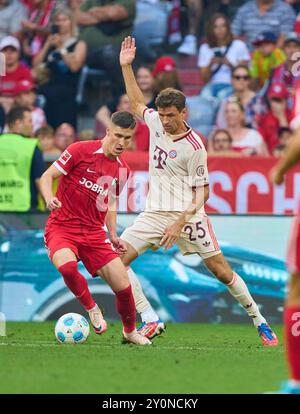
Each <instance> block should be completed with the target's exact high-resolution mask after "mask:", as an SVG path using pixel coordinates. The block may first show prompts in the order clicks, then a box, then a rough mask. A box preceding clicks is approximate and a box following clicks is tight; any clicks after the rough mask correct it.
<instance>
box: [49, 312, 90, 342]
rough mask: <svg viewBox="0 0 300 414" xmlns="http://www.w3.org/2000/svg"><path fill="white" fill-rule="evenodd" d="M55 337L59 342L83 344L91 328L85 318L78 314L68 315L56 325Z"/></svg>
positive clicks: (61, 318) (62, 317)
mask: <svg viewBox="0 0 300 414" xmlns="http://www.w3.org/2000/svg"><path fill="white" fill-rule="evenodd" d="M54 332H55V336H56V339H57V340H58V342H61V343H68V344H81V343H82V342H85V341H86V340H87V338H88V336H89V334H90V326H89V323H88V321H87V320H86V319H85V317H84V316H82V315H79V314H78V313H66V314H65V315H63V316H61V317H60V318H59V319H58V321H57V322H56V325H55V330H54Z"/></svg>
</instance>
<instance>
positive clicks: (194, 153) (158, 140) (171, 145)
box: [144, 108, 209, 215]
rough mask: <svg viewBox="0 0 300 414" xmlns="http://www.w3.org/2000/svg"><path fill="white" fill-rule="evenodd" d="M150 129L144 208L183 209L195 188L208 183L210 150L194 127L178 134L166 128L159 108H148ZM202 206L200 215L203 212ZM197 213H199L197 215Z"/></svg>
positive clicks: (146, 117)
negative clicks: (147, 183) (147, 179)
mask: <svg viewBox="0 0 300 414" xmlns="http://www.w3.org/2000/svg"><path fill="white" fill-rule="evenodd" d="M144 120H145V122H146V124H147V125H148V127H149V130H150V148H149V173H150V177H149V192H148V196H147V201H146V208H145V211H180V212H181V211H184V210H186V209H187V207H188V206H189V204H190V203H191V202H192V197H193V191H192V190H193V188H195V187H204V186H205V185H207V184H208V182H209V181H208V170H207V152H206V150H205V147H204V145H203V142H202V140H201V138H200V137H199V135H198V134H196V133H195V131H193V130H192V129H191V128H189V127H188V130H187V131H186V132H185V133H184V134H181V135H179V136H171V135H169V134H167V133H166V132H165V131H164V128H163V125H162V123H161V121H160V119H159V115H158V112H157V111H154V110H153V109H148V108H147V109H146V110H145V112H144ZM204 213H205V211H204V207H202V208H201V209H200V210H199V211H198V214H204ZM198 214H197V215H198Z"/></svg>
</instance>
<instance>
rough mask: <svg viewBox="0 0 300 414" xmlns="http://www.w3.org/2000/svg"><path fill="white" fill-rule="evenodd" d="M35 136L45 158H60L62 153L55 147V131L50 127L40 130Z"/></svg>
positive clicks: (46, 126)
mask: <svg viewBox="0 0 300 414" xmlns="http://www.w3.org/2000/svg"><path fill="white" fill-rule="evenodd" d="M35 136H36V137H37V138H38V139H39V143H40V148H41V150H42V152H43V155H44V156H49V155H50V156H55V157H59V156H60V154H61V152H62V151H60V149H59V148H57V147H56V146H55V140H54V129H53V128H52V127H51V126H50V125H45V126H43V127H41V128H39V129H38V130H37V131H36V133H35Z"/></svg>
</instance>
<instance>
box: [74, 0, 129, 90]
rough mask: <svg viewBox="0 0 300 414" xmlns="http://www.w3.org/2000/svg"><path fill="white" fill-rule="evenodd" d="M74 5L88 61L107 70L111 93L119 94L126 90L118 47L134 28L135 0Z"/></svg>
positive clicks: (112, 0) (95, 1)
mask: <svg viewBox="0 0 300 414" xmlns="http://www.w3.org/2000/svg"><path fill="white" fill-rule="evenodd" d="M71 6H72V7H73V9H74V11H75V16H76V21H77V23H78V24H79V25H80V26H81V33H80V38H81V39H82V40H84V41H85V42H86V44H87V46H88V57H87V65H88V66H90V67H92V68H96V69H104V70H106V71H107V75H108V77H109V78H110V79H111V81H112V86H111V87H112V93H113V95H114V96H119V95H120V94H121V93H123V91H124V85H123V78H122V74H121V69H120V65H119V49H120V44H121V42H122V41H123V39H124V37H126V36H129V35H130V34H131V32H132V29H133V22H134V18H135V0H103V1H102V0H87V1H85V2H84V3H83V4H82V6H81V7H79V6H78V5H76V4H72V5H71Z"/></svg>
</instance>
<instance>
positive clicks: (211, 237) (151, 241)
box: [121, 211, 221, 259]
mask: <svg viewBox="0 0 300 414" xmlns="http://www.w3.org/2000/svg"><path fill="white" fill-rule="evenodd" d="M180 214H181V213H180V212H166V211H151V212H144V213H141V214H139V215H138V217H137V218H136V219H135V221H134V222H133V224H132V225H131V226H130V227H128V228H127V229H126V230H125V231H124V232H123V234H122V235H121V239H122V240H124V241H126V242H127V243H129V244H130V245H131V246H132V247H133V248H134V249H135V250H136V251H137V252H138V254H139V255H141V254H142V253H144V252H145V251H146V250H147V249H149V248H154V249H158V248H159V242H160V240H161V239H162V237H163V235H164V230H165V228H166V227H167V226H169V225H170V224H172V223H174V221H176V220H177V219H178V217H179V215H180ZM177 246H178V247H179V249H180V251H181V253H182V254H183V255H188V254H195V253H198V254H199V255H200V256H201V257H202V258H203V259H208V258H209V257H212V256H215V255H217V254H219V253H221V251H220V247H219V245H218V242H217V239H216V236H215V234H214V231H213V229H212V225H211V222H210V220H209V218H208V217H207V216H206V215H201V216H199V221H196V222H191V223H187V224H186V225H185V226H184V227H183V229H182V232H181V236H180V238H179V240H178V242H177Z"/></svg>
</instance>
